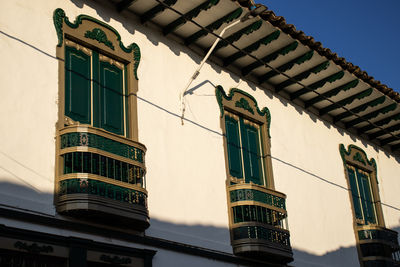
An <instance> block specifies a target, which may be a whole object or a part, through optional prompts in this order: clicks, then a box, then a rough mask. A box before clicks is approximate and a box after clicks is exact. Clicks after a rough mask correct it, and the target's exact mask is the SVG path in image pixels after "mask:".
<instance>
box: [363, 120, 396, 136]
mask: <svg viewBox="0 0 400 267" xmlns="http://www.w3.org/2000/svg"><path fill="white" fill-rule="evenodd" d="M399 130H400V123H397V124H395V125H392V126H390V127H387V128H385V129H384V130H380V131H377V132H374V133H372V134H369V135H368V138H369V139H375V138H377V137H379V136H382V135H385V134H387V132H389V133H390V132H395V131H399Z"/></svg>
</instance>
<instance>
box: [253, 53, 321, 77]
mask: <svg viewBox="0 0 400 267" xmlns="http://www.w3.org/2000/svg"><path fill="white" fill-rule="evenodd" d="M313 55H314V51H308V52H307V53H305V54H303V55H301V56H299V57H296V58H295V59H292V60H290V61H289V62H287V63H285V64H283V65H281V66H279V67H278V68H276V69H277V71H275V70H271V71H269V72H267V73H266V74H264V75H261V76H260V77H258V83H260V84H261V83H263V82H266V81H268V80H269V79H271V78H272V77H274V76H276V75H278V74H279V73H281V72H285V71H288V70H290V69H291V68H293V66H294V65H301V64H303V63H304V62H306V61H308V60H310V59H311V58H312V57H313Z"/></svg>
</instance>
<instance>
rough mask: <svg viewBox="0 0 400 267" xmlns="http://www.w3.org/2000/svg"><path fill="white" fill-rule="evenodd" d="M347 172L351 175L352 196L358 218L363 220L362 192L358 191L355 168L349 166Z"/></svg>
mask: <svg viewBox="0 0 400 267" xmlns="http://www.w3.org/2000/svg"><path fill="white" fill-rule="evenodd" d="M347 173H348V175H349V181H350V189H351V196H352V199H353V206H354V212H355V215H356V218H357V219H359V220H363V214H362V211H361V202H360V194H359V193H358V187H357V182H356V174H355V172H354V170H353V169H351V168H347Z"/></svg>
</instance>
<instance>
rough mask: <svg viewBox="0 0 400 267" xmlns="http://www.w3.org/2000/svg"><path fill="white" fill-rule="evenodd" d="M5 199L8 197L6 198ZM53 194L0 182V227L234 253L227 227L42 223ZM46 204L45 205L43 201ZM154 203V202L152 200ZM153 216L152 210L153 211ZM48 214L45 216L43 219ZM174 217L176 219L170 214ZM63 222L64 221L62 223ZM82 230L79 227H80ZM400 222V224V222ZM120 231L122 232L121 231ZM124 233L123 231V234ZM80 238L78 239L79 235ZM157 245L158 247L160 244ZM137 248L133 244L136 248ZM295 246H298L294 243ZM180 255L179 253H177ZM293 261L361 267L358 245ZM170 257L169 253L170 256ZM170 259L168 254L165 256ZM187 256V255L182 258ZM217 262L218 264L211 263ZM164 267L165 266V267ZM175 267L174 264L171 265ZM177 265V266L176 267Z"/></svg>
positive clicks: (298, 253)
mask: <svg viewBox="0 0 400 267" xmlns="http://www.w3.org/2000/svg"><path fill="white" fill-rule="evenodd" d="M4 196H6V197H4ZM38 199H39V200H40V202H41V203H42V205H43V206H42V210H34V213H33V214H30V216H21V217H19V218H15V217H12V215H8V214H7V209H8V208H13V209H14V210H18V211H19V212H20V213H24V212H30V211H31V210H32V209H30V205H31V203H30V202H36V201H37V200H38ZM52 199H53V194H50V193H40V192H37V191H35V190H33V189H31V188H29V187H27V186H23V185H17V184H13V183H10V182H0V210H1V213H0V224H4V223H5V222H4V221H2V220H1V218H7V217H8V218H9V219H22V218H24V219H23V220H25V221H28V222H35V223H42V224H46V222H47V224H48V225H47V226H50V227H59V228H62V229H65V230H72V231H80V232H82V231H83V232H85V231H87V232H91V231H93V234H97V235H101V236H104V237H107V238H113V239H126V240H131V241H132V240H133V241H132V244H134V243H135V242H137V243H141V244H142V245H151V244H148V243H146V242H145V241H143V240H148V239H151V240H163V242H166V243H173V242H174V244H176V243H182V244H186V245H187V244H190V245H192V246H194V247H198V249H200V250H207V251H210V250H212V251H215V252H220V253H224V254H226V253H232V250H231V247H230V242H229V231H228V229H226V228H224V227H215V226H209V225H187V224H179V223H171V222H168V221H165V220H158V219H151V226H150V228H149V229H148V230H146V235H145V238H141V237H139V238H135V237H134V236H133V235H130V234H129V233H126V229H124V232H123V235H120V236H114V235H115V233H116V232H118V228H114V229H112V230H117V231H98V230H97V231H96V230H95V229H99V228H102V225H100V224H98V225H97V226H98V227H97V228H96V227H91V226H90V225H87V227H82V225H85V222H84V221H82V220H77V219H73V218H68V217H64V216H59V215H57V216H55V217H54V220H57V223H56V224H53V223H51V224H50V223H49V221H48V220H42V222H40V221H41V220H40V217H46V218H49V215H50V216H54V214H49V213H48V212H46V211H48V210H50V209H54V207H53V201H52ZM44 201H46V202H44ZM149 201H151V199H150V200H149ZM176 212H179V211H176ZM150 213H151V211H150ZM43 214H45V216H43ZM171 216H174V215H173V214H171ZM60 221H62V222H61V223H60ZM77 223H78V224H79V225H81V227H79V228H78V227H77V225H78V224H77ZM399 223H400V222H399ZM295 225H296V224H295V222H291V228H294V227H296V226H295ZM8 226H10V227H15V226H14V225H8ZM119 230H120V229H119ZM394 230H396V231H397V232H399V231H400V227H397V228H395V229H394ZM120 233H122V232H120ZM77 237H79V236H78V235H77ZM326 242H329V237H326ZM157 244H158V245H157ZM153 245H154V246H155V249H156V250H159V249H163V250H165V249H166V250H171V251H174V253H175V254H176V255H177V257H178V256H179V253H182V251H181V250H179V249H177V248H176V247H175V248H166V247H165V246H160V245H159V243H157V242H155V243H154V244H153ZM133 246H134V245H133ZM293 246H294V247H296V244H293ZM176 252H178V253H176ZM184 253H186V254H192V256H193V257H194V256H195V255H194V253H191V252H184ZM293 253H294V259H295V261H294V262H292V263H291V264H290V265H292V266H304V267H306V266H307V267H317V266H358V258H357V250H356V248H355V246H351V247H345V248H339V249H337V250H335V251H330V252H327V253H325V254H323V255H316V254H312V253H309V252H305V250H302V249H301V248H294V249H293ZM162 255H166V254H165V253H164V252H163V253H160V254H156V256H155V258H154V260H155V262H157V261H158V262H160V260H161V258H158V259H157V257H164V256H162ZM168 255H169V254H168ZM165 257H167V255H166V256H165ZM182 257H184V258H185V257H187V256H182ZM213 262H215V265H214V264H212V263H213ZM210 264H211V265H208V266H220V265H221V262H218V261H210ZM163 266H164V265H163ZM171 266H172V265H171ZM175 266H176V265H175Z"/></svg>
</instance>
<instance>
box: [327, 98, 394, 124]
mask: <svg viewBox="0 0 400 267" xmlns="http://www.w3.org/2000/svg"><path fill="white" fill-rule="evenodd" d="M385 100H386V97H385V96H381V97H378V98H376V99H374V100H371V101H369V102H367V103H364V104H361V105H359V106H357V107H355V108H352V109H350V110H349V111H345V112H343V113H340V114H338V115H336V116H335V117H334V118H333V121H334V122H338V121H340V120H342V119H345V118H348V117H351V116H353V114H354V113H356V114H357V113H359V112H362V111H364V110H366V109H367V108H369V107H375V106H377V105H379V104H382V103H383V102H385Z"/></svg>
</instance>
